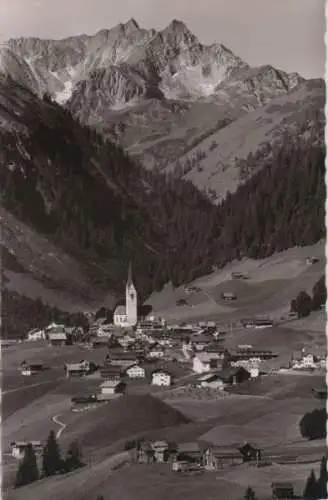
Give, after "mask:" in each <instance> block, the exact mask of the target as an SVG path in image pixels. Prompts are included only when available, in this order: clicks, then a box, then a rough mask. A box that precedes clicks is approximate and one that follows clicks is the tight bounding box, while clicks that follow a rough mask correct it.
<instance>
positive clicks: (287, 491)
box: [271, 482, 295, 500]
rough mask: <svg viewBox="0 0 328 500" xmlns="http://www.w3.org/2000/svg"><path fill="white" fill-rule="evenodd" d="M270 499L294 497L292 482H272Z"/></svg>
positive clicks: (285, 499)
mask: <svg viewBox="0 0 328 500" xmlns="http://www.w3.org/2000/svg"><path fill="white" fill-rule="evenodd" d="M271 488H272V500H282V499H284V500H287V499H292V498H295V497H294V487H293V485H292V483H288V482H280V483H272V484H271Z"/></svg>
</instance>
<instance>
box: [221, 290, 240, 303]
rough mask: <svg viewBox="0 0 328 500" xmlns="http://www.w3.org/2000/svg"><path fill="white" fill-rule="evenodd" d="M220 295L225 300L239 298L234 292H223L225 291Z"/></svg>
mask: <svg viewBox="0 0 328 500" xmlns="http://www.w3.org/2000/svg"><path fill="white" fill-rule="evenodd" d="M220 297H221V299H222V300H224V301H226V302H230V301H232V300H236V299H237V296H236V295H235V294H234V293H232V292H223V293H221V295H220Z"/></svg>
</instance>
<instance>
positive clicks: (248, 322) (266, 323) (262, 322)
mask: <svg viewBox="0 0 328 500" xmlns="http://www.w3.org/2000/svg"><path fill="white" fill-rule="evenodd" d="M240 323H241V325H242V326H243V327H244V328H255V329H261V328H272V326H273V321H272V320H271V319H267V318H251V319H242V320H240Z"/></svg>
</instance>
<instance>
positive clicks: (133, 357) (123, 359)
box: [108, 349, 139, 368]
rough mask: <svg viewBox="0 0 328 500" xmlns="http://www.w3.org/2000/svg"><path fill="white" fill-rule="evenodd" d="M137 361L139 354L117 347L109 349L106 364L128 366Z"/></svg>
mask: <svg viewBox="0 0 328 500" xmlns="http://www.w3.org/2000/svg"><path fill="white" fill-rule="evenodd" d="M137 361H139V356H138V354H137V353H136V352H134V351H123V350H120V349H117V350H115V351H114V350H112V351H110V353H109V363H108V364H111V365H117V366H122V367H124V368H128V367H129V366H132V365H135V364H136V362H137Z"/></svg>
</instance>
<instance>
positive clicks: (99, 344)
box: [91, 337, 110, 349]
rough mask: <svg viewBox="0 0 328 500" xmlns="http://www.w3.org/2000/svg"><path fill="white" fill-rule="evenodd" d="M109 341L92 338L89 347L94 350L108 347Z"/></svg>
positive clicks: (105, 338)
mask: <svg viewBox="0 0 328 500" xmlns="http://www.w3.org/2000/svg"><path fill="white" fill-rule="evenodd" d="M109 340H110V339H109V338H108V337H94V338H92V339H91V345H92V347H93V348H94V349H97V348H100V347H108V345H109Z"/></svg>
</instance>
